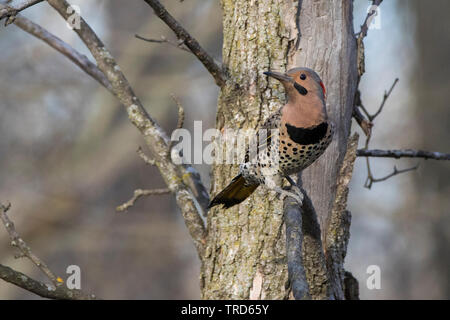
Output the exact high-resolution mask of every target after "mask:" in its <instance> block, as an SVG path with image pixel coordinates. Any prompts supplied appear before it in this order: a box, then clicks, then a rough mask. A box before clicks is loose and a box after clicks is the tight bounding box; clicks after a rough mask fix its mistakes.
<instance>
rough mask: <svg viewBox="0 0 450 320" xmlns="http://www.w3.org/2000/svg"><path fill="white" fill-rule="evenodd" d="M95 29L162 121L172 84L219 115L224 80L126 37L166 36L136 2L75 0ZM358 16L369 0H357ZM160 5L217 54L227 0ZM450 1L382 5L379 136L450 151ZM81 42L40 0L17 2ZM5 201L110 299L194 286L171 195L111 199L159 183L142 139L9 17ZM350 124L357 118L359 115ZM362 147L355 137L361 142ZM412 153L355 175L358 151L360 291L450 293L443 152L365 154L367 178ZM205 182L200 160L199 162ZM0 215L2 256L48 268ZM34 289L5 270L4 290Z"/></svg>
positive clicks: (367, 81) (376, 47)
mask: <svg viewBox="0 0 450 320" xmlns="http://www.w3.org/2000/svg"><path fill="white" fill-rule="evenodd" d="M71 3H72V4H76V5H79V6H80V8H81V13H82V15H83V16H84V17H85V19H86V20H87V21H88V23H90V24H91V26H92V27H93V29H94V30H95V31H96V32H97V34H98V35H99V37H100V38H101V39H102V40H103V42H104V43H105V44H106V46H107V47H108V48H109V49H110V51H111V52H112V54H113V56H114V57H115V58H116V59H117V61H118V63H119V65H120V67H121V69H122V70H123V72H124V73H125V75H126V76H127V78H128V79H129V81H130V83H131V84H132V86H133V88H134V89H135V91H136V93H137V95H138V96H139V97H140V98H141V100H142V101H143V103H144V104H145V106H146V108H147V109H148V111H149V112H150V113H151V114H152V116H153V117H154V118H155V119H156V120H157V121H158V122H159V123H160V124H161V125H162V126H163V128H164V129H165V130H167V131H168V132H170V131H171V130H172V128H174V127H175V126H176V121H177V119H176V117H177V107H176V105H175V103H174V102H173V101H172V100H171V98H170V94H171V93H175V94H176V95H177V96H178V97H179V99H180V101H181V102H182V104H183V106H184V108H185V111H186V121H185V127H186V128H188V129H191V128H192V127H193V122H194V120H202V121H203V128H210V127H214V123H215V112H216V100H217V95H218V89H217V87H216V85H215V84H214V82H213V81H212V78H211V77H210V76H209V74H208V73H207V72H205V71H204V70H203V67H202V65H200V63H199V62H198V61H197V60H196V59H195V58H194V57H193V56H192V55H190V54H189V53H186V52H184V51H181V50H178V49H176V48H174V47H171V46H168V45H165V44H162V45H160V44H150V43H146V42H143V41H141V40H138V39H136V38H135V37H134V35H135V34H139V35H142V36H145V37H152V38H159V37H160V36H162V35H164V36H165V37H166V38H168V39H173V40H175V37H174V36H173V34H172V33H171V32H170V30H169V29H168V28H167V27H166V26H165V25H164V24H163V23H162V22H161V21H160V20H159V19H158V18H157V17H156V16H154V14H153V12H152V10H151V9H150V7H148V6H147V5H146V4H145V3H143V1H127V3H126V8H124V1H123V0H95V1H94V0H78V1H75V0H72V1H71ZM354 3H355V16H354V19H355V30H359V25H360V24H361V23H362V21H363V20H364V18H365V15H366V12H367V9H368V6H369V4H370V2H369V1H366V0H355V2H354ZM164 4H165V5H166V6H167V8H168V10H169V11H170V12H171V13H173V15H174V16H175V17H176V18H177V19H178V20H179V21H180V22H181V23H182V25H183V26H185V27H186V28H187V29H188V30H189V31H190V32H191V33H192V34H193V35H194V36H195V37H196V38H197V39H198V40H199V42H200V43H201V44H202V45H203V46H204V47H205V48H206V50H207V51H208V52H210V53H211V55H213V56H214V57H215V58H216V59H217V60H220V58H221V57H220V55H221V41H222V36H221V10H220V5H219V1H217V0H189V1H184V2H182V3H180V2H179V1H174V0H172V1H164ZM449 10H450V2H448V1H446V0H434V1H421V0H392V1H385V2H383V4H382V6H381V12H380V15H381V16H380V21H379V22H380V25H379V26H380V28H379V29H373V30H370V32H369V35H368V37H367V38H366V41H365V48H366V69H367V70H366V74H365V75H364V77H363V79H362V83H361V86H360V88H361V92H362V98H363V102H364V104H365V106H366V107H367V108H368V109H369V110H370V111H372V112H375V111H376V110H377V108H378V106H379V105H380V103H381V100H382V97H383V93H384V91H385V90H387V89H389V88H390V86H391V85H392V83H393V81H394V80H395V78H397V77H398V78H400V82H399V84H398V85H397V87H396V89H395V90H394V92H393V93H392V95H391V97H390V98H389V100H388V102H387V104H386V107H385V111H383V113H382V114H381V115H380V116H379V117H378V118H377V119H376V122H375V128H374V136H373V138H372V142H371V147H372V148H384V149H394V148H416V149H426V150H431V151H442V152H450V148H449V147H450V146H449V139H450V130H449V128H450V108H449V103H448V101H449V100H450V90H449V88H450V76H449V72H450V63H449V60H448V57H449V56H450V20H448V19H446V16H445V13H446V12H448V11H449ZM23 15H24V16H26V17H28V18H30V19H31V20H33V21H34V22H36V23H38V24H40V25H42V26H44V27H45V28H47V29H49V30H50V31H51V32H53V33H55V34H56V35H58V36H59V37H61V38H62V39H64V40H65V41H67V42H68V43H70V44H71V45H72V46H74V47H75V48H76V49H78V50H79V51H81V52H83V53H84V54H86V55H88V56H89V57H90V55H89V53H88V51H87V50H86V49H85V48H84V46H83V45H82V43H81V42H80V41H79V40H78V38H77V37H76V36H75V34H74V33H73V32H72V31H71V30H69V29H68V28H67V27H66V25H65V22H64V21H62V20H61V19H60V17H59V16H58V15H57V14H56V13H55V12H54V11H53V10H52V9H50V8H49V6H48V5H46V4H45V3H42V4H39V5H36V6H35V7H33V8H30V9H28V10H26V11H24V13H23ZM0 47H1V48H2V54H1V55H0V201H1V202H6V201H10V202H11V203H12V208H11V210H10V212H9V216H10V218H11V219H12V220H13V221H14V222H15V224H16V228H17V230H18V231H19V233H20V234H21V235H22V237H23V238H24V239H25V240H26V241H27V242H28V243H29V244H30V245H31V247H32V249H33V251H34V252H35V253H36V254H37V255H38V256H40V257H41V258H42V259H43V260H44V261H46V262H47V263H48V264H49V265H50V267H51V269H52V270H53V271H55V272H56V273H57V274H58V275H59V276H61V277H62V278H63V279H66V278H67V274H66V268H67V266H69V265H78V266H80V268H81V285H82V289H84V290H86V291H90V292H94V293H96V295H97V296H99V297H102V298H105V299H195V298H199V297H200V290H199V284H198V278H199V262H198V260H197V256H196V253H195V250H194V247H193V244H192V242H191V241H190V238H189V235H188V233H187V231H186V228H185V226H184V222H183V219H182V218H181V215H180V213H179V211H178V209H177V207H176V206H175V202H174V199H173V198H172V197H171V196H169V195H166V196H158V197H147V198H144V199H141V200H140V201H138V202H137V203H136V205H135V206H134V207H132V208H130V209H129V211H128V212H120V213H119V212H116V211H115V207H116V206H117V205H120V204H122V203H123V202H125V201H127V200H128V199H129V198H130V197H131V196H132V193H133V191H134V189H137V188H160V187H164V185H163V182H162V179H161V178H160V177H159V174H158V172H157V170H156V169H154V168H151V167H148V166H146V165H145V164H144V163H143V162H142V160H141V159H140V158H139V157H138V156H137V154H136V149H137V148H138V146H140V145H142V146H143V145H144V142H143V140H142V139H141V138H140V135H139V133H138V131H137V130H136V129H135V128H134V127H133V126H132V125H131V124H130V123H129V121H128V119H127V116H126V113H125V112H124V111H123V110H122V108H121V107H120V105H119V104H118V103H117V102H116V100H115V99H114V98H113V97H112V96H111V95H110V94H109V93H108V92H107V91H106V90H105V89H103V88H102V87H100V86H99V85H98V84H97V83H96V82H95V81H94V80H92V79H91V78H89V77H88V76H86V75H85V74H84V73H83V72H81V71H80V70H79V69H78V68H77V67H76V66H75V65H73V64H72V63H71V62H69V61H68V60H67V59H66V58H65V57H63V56H62V55H60V54H59V53H56V52H55V51H53V50H52V49H51V48H50V47H48V46H47V45H46V44H44V43H42V42H41V41H39V40H37V39H35V38H33V37H32V36H30V35H28V34H26V33H24V32H23V31H22V30H20V29H19V28H17V27H16V26H14V25H10V26H8V27H6V28H5V27H4V26H3V23H2V24H1V26H0ZM353 128H354V130H356V131H358V132H360V134H361V135H362V132H361V131H360V129H359V128H358V127H357V125H356V124H354V125H353ZM360 143H361V146H362V145H363V139H361V141H360ZM418 162H420V168H419V170H417V171H414V172H410V173H406V174H403V175H399V176H395V177H393V178H392V179H390V180H388V181H385V182H381V183H377V184H374V185H373V187H372V189H371V190H368V189H366V188H364V187H363V185H364V181H365V178H366V167H365V161H364V159H358V160H357V162H356V167H355V172H354V177H353V180H352V184H351V193H350V204H349V209H350V210H351V212H352V215H353V221H352V227H351V234H352V235H351V239H350V244H349V250H348V255H347V259H346V268H347V269H348V270H349V271H351V272H352V273H353V274H354V275H355V276H356V278H357V279H358V280H359V281H360V291H361V298H362V299H449V298H450V251H449V248H450V164H449V163H445V162H437V161H418V160H398V161H395V160H392V159H373V160H372V161H371V163H372V169H373V172H374V175H375V176H376V177H382V176H384V175H387V174H389V173H391V172H392V170H393V166H394V165H397V167H398V168H399V169H402V168H407V167H409V166H413V165H415V164H416V163H418ZM197 168H198V170H199V171H200V172H201V174H202V177H203V179H204V181H206V182H207V183H208V185H209V167H208V166H206V165H199V166H197ZM14 254H15V251H14V249H12V248H11V247H10V246H9V241H8V237H7V234H6V231H5V230H3V228H0V263H2V264H5V265H8V266H10V267H13V268H15V269H17V270H20V271H22V272H24V273H26V274H28V275H30V276H31V277H34V278H37V279H41V280H43V279H44V278H43V277H42V275H41V274H40V272H39V270H36V268H35V267H34V266H32V265H31V263H30V262H29V261H25V260H21V259H14ZM370 265H377V266H379V267H380V269H381V289H380V290H369V289H368V288H367V286H366V280H367V278H368V276H369V274H367V273H366V271H367V268H368V266H370ZM13 298H15V299H38V297H36V296H34V295H32V294H29V293H27V292H26V291H24V290H22V289H19V288H17V287H15V286H13V285H10V284H7V283H5V282H3V281H2V282H0V299H13Z"/></svg>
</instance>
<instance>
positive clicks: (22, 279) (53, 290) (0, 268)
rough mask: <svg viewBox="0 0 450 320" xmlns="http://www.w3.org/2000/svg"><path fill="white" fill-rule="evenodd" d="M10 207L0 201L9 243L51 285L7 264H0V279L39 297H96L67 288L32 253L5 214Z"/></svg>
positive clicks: (81, 298)
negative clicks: (44, 276)
mask: <svg viewBox="0 0 450 320" xmlns="http://www.w3.org/2000/svg"><path fill="white" fill-rule="evenodd" d="M10 208H11V204H8V205H6V206H5V205H3V204H1V203H0V218H1V220H2V222H3V224H4V225H5V228H6V231H7V232H8V234H9V237H10V239H11V245H12V246H14V247H17V248H18V249H19V250H20V251H21V254H20V256H19V257H26V258H28V259H30V260H31V261H32V262H33V263H34V264H35V265H36V266H37V267H38V268H39V269H40V270H41V271H42V272H43V273H44V274H45V275H46V276H47V277H48V278H49V279H50V280H51V281H52V282H53V285H49V284H45V283H42V282H39V281H37V280H34V279H31V278H30V277H28V276H27V275H25V274H23V273H21V272H18V271H15V270H14V269H11V268H9V267H7V266H4V265H1V264H0V279H3V280H4V281H6V282H9V283H12V284H15V285H16V286H18V287H21V288H23V289H25V290H28V291H30V292H32V293H35V294H37V295H39V296H41V297H44V298H49V299H70V300H92V299H96V297H95V295H93V294H87V293H85V292H83V291H81V290H72V289H68V288H67V287H65V286H64V285H63V281H62V279H61V278H57V277H56V276H55V274H54V273H53V272H52V271H50V269H49V268H48V266H47V265H46V264H45V263H44V262H43V261H42V260H41V259H39V258H38V257H37V256H36V255H34V254H33V252H32V251H31V249H30V247H29V246H28V245H27V244H26V243H25V241H24V240H23V239H22V238H21V237H20V236H19V234H18V233H17V231H16V229H15V227H14V223H13V222H12V221H11V220H10V219H9V217H8V215H7V214H6V213H7V212H8V210H9V209H10Z"/></svg>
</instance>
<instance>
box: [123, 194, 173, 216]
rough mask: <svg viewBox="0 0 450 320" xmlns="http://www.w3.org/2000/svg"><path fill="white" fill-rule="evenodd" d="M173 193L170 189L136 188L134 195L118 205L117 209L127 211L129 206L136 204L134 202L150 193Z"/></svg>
mask: <svg viewBox="0 0 450 320" xmlns="http://www.w3.org/2000/svg"><path fill="white" fill-rule="evenodd" d="M169 193H171V191H170V189H167V188H165V189H151V190H143V189H137V190H134V194H133V197H132V198H131V199H130V200H128V201H127V202H125V203H124V204H122V205H120V206H118V207H117V208H116V210H117V211H125V210H127V209H128V208H129V207H132V206H134V203H135V202H136V201H137V200H138V199H139V198H140V197H143V196H150V195H162V194H169Z"/></svg>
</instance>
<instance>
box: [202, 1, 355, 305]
mask: <svg viewBox="0 0 450 320" xmlns="http://www.w3.org/2000/svg"><path fill="white" fill-rule="evenodd" d="M222 8H223V33H224V43H223V65H224V69H225V71H226V72H227V73H228V74H229V80H228V81H227V83H226V85H225V86H223V87H222V90H221V92H220V96H219V101H218V111H217V123H216V125H217V128H218V129H219V130H221V129H223V128H233V129H245V128H253V129H255V128H257V127H258V125H260V124H261V123H262V122H263V121H264V120H265V119H266V118H267V117H268V115H269V114H271V113H272V112H274V111H275V110H277V109H278V108H280V107H281V106H282V105H283V104H284V102H285V95H284V91H283V88H282V86H281V84H279V83H278V82H276V81H270V83H269V82H268V79H267V77H266V76H264V75H263V72H264V71H267V70H281V71H284V70H287V69H290V68H292V67H294V66H306V67H310V68H313V69H315V70H316V71H317V72H318V73H319V75H320V76H321V77H322V79H323V81H324V83H325V86H326V87H327V91H328V99H327V108H328V111H329V114H330V117H331V119H332V120H333V121H334V122H335V125H336V128H337V130H336V135H335V137H334V139H333V143H332V144H331V145H330V147H329V148H328V150H327V152H326V153H325V155H323V156H322V157H321V159H320V160H319V161H318V162H317V163H316V164H315V165H313V166H312V167H311V168H309V169H307V170H306V171H305V173H304V186H305V189H307V191H309V193H310V195H311V197H312V200H313V203H314V205H315V207H316V210H317V212H318V215H319V217H320V221H321V224H322V230H326V228H327V224H328V223H327V221H328V220H329V217H330V214H331V212H332V207H333V202H334V199H335V193H336V186H337V180H338V173H339V169H340V165H341V162H342V160H343V157H344V154H345V151H346V145H347V140H348V136H349V132H350V124H351V114H352V108H353V98H354V93H355V88H356V85H357V70H356V41H355V38H354V34H353V22H352V9H353V6H352V1H350V0H346V1H338V0H335V1H329V0H314V1H313V0H305V1H301V0H300V1H288V0H258V1H257V0H222ZM237 171H238V166H237V165H233V166H231V165H223V164H217V165H214V166H213V175H212V177H213V181H212V188H211V195H216V194H217V193H218V192H219V191H220V190H221V189H222V188H224V187H225V186H226V185H227V184H228V183H229V182H230V180H231V178H232V177H233V176H234V175H235V174H236V173H237ZM207 232H208V234H207V239H206V243H207V245H206V251H205V256H204V259H203V265H202V274H201V286H202V297H203V298H205V299H249V298H250V299H285V298H288V297H289V285H288V274H287V261H286V248H285V226H284V224H283V206H282V203H281V201H279V200H277V198H276V195H275V194H274V193H273V192H269V191H268V190H267V189H266V188H265V187H259V188H258V189H257V191H256V192H255V193H254V195H252V196H251V197H250V198H249V199H248V200H246V201H245V202H243V203H242V204H241V205H239V206H235V207H233V208H231V209H228V210H223V209H220V208H217V207H216V208H214V209H212V210H211V211H210V212H209V216H208V230H207ZM322 233H323V235H324V236H323V238H326V232H324V231H322ZM324 247H326V245H324ZM344 255H345V254H344ZM342 263H343V259H342ZM342 270H343V268H342ZM331 271H332V270H330V272H331ZM307 276H308V279H312V278H313V275H307ZM331 278H332V280H331V282H332V283H333V282H335V280H333V277H331ZM337 278H338V281H337V282H343V279H341V276H337ZM341 280H342V281H341ZM325 282H326V281H325ZM311 285H312V281H311V282H310V289H311ZM323 285H324V287H325V286H328V285H329V283H324V284H323ZM335 291H336V290H333V293H334V294H333V296H331V297H336V298H343V287H342V286H341V288H340V289H339V288H338V289H337V291H338V292H335ZM315 292H317V293H315ZM329 292H330V291H329V290H327V289H323V290H322V289H320V290H315V291H314V290H312V293H311V296H312V298H316V299H317V298H329V297H330V296H329Z"/></svg>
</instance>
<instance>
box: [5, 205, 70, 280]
mask: <svg viewBox="0 0 450 320" xmlns="http://www.w3.org/2000/svg"><path fill="white" fill-rule="evenodd" d="M10 208H11V204H8V205H6V206H4V205H3V204H1V203H0V219H1V220H2V222H3V224H4V226H5V228H6V231H8V234H9V238H10V240H11V246H13V247H16V248H18V249H19V250H20V251H21V252H22V254H23V256H24V257H27V258H28V259H30V261H31V262H33V264H34V265H35V266H36V267H38V268H39V269H40V270H41V271H42V272H43V273H44V274H45V275H46V276H47V278H49V279H50V280H51V282H53V284H54V285H55V287H57V286H59V285H61V282H60V281H58V278H57V277H56V276H55V274H54V273H53V272H52V271H51V270H50V269H49V268H48V266H47V265H46V264H45V263H44V262H43V261H42V260H41V259H39V258H38V257H37V256H36V255H35V254H34V253H33V252H32V251H31V249H30V247H29V246H28V245H27V244H26V243H25V241H23V239H22V238H21V237H20V236H19V234H18V233H17V231H16V229H15V227H14V223H13V222H12V221H11V220H10V219H9V218H8V216H7V215H6V212H8V210H9V209H10Z"/></svg>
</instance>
